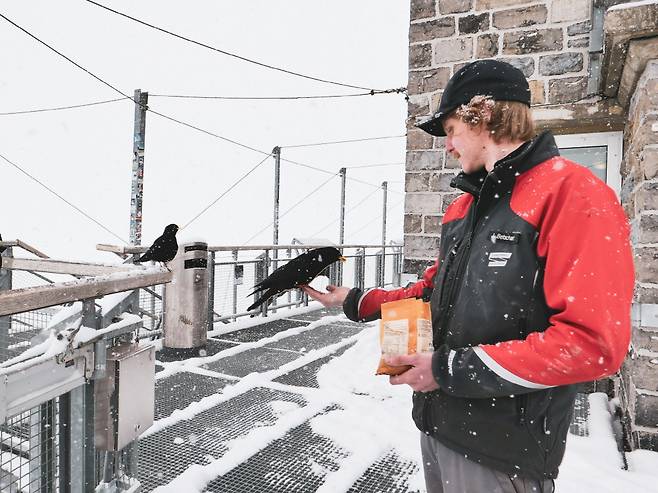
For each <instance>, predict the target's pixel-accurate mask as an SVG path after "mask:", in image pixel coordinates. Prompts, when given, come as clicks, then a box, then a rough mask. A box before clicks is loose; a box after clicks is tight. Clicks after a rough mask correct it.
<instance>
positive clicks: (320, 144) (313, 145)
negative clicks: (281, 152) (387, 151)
mask: <svg viewBox="0 0 658 493" xmlns="http://www.w3.org/2000/svg"><path fill="white" fill-rule="evenodd" d="M406 136H407V135H406V134H404V135H386V136H384V137H364V138H362V139H348V140H334V141H328V142H316V143H314V144H297V145H289V146H281V149H294V148H298V147H315V146H324V145H331V144H347V143H351V142H366V141H371V140H386V139H400V138H403V137H406Z"/></svg>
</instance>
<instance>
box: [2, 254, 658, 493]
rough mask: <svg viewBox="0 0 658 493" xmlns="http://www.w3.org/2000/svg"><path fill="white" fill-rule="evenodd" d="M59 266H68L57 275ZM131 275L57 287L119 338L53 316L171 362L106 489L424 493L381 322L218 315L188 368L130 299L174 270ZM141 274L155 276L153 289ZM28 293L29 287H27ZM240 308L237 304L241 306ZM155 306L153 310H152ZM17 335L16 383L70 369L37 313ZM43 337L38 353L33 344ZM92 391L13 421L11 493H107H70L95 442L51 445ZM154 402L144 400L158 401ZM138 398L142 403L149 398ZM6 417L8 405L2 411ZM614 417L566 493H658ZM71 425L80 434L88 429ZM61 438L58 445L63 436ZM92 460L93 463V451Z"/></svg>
mask: <svg viewBox="0 0 658 493" xmlns="http://www.w3.org/2000/svg"><path fill="white" fill-rule="evenodd" d="M12 262H13V264H12ZM16 262H18V260H12V261H9V262H7V264H6V265H14V266H17V265H18V264H17V263H16ZM44 262H45V261H44ZM49 262H52V261H49ZM55 264H57V261H55ZM219 264H220V262H218V264H217V265H219ZM389 264H391V265H392V262H390V263H389ZM27 267H29V266H26V268H27ZM74 267H75V268H76V269H80V272H81V274H82V275H101V274H103V273H105V272H106V271H107V270H108V269H116V268H117V266H116V265H108V266H105V265H85V266H74ZM230 267H231V269H232V268H233V266H230ZM42 268H43V267H42ZM49 268H50V269H51V270H56V268H59V267H58V264H57V265H54V266H53V265H51V266H50V267H49ZM68 268H69V269H70V268H72V264H70V263H69V264H68ZM124 268H125V269H127V272H123V273H121V272H117V273H114V274H112V275H109V276H108V275H106V276H105V277H103V276H101V277H97V278H96V280H95V281H94V283H95V284H94V288H93V292H92V291H90V292H89V293H88V294H85V295H84V296H81V295H80V296H77V295H76V296H75V297H72V295H71V293H70V292H69V291H70V284H69V285H67V286H69V287H67V288H66V289H60V288H57V287H56V286H54V285H51V286H50V288H53V289H52V290H50V293H51V294H50V296H51V297H52V299H51V302H52V304H61V303H64V302H66V301H67V300H69V299H85V297H87V298H90V297H94V298H96V301H95V303H91V304H90V302H89V301H87V302H86V303H87V304H88V306H93V305H94V304H95V305H96V309H92V311H91V313H92V314H94V313H95V314H96V315H95V316H97V317H100V318H101V319H102V320H105V319H107V322H108V323H109V325H108V326H107V327H105V326H104V325H103V328H97V329H96V330H92V329H89V327H88V325H87V324H88V323H89V318H87V322H84V321H82V320H80V317H83V318H84V317H88V316H89V312H87V314H86V315H85V312H84V309H82V311H80V305H81V304H82V303H74V304H71V305H69V306H65V307H64V308H61V309H59V310H58V311H57V312H55V313H54V314H53V313H50V315H48V317H49V319H48V320H49V321H48V326H49V327H52V326H57V325H58V324H61V323H62V322H63V321H66V320H69V321H71V323H72V324H73V325H74V326H75V325H78V326H79V325H80V322H83V323H82V326H81V330H79V332H78V333H77V334H74V335H72V337H75V339H74V341H75V342H78V343H83V342H88V341H97V340H98V338H99V337H100V338H105V337H106V336H107V338H108V339H107V340H108V341H109V340H110V339H111V338H113V337H119V338H120V337H123V336H125V335H127V334H129V333H131V332H132V333H133V334H138V336H139V346H140V347H148V346H154V347H155V350H156V352H155V360H156V362H155V370H156V375H155V383H154V393H155V399H154V401H155V412H154V422H153V425H152V426H150V427H149V428H148V429H147V430H146V431H145V432H144V433H142V435H141V437H140V438H139V440H138V442H137V446H134V445H131V446H130V447H133V448H132V450H131V451H130V454H131V459H130V460H127V459H126V460H124V459H121V461H122V462H123V467H125V468H124V469H121V470H119V469H117V470H116V471H115V474H114V475H113V474H111V473H110V474H107V469H108V465H107V457H108V456H107V455H105V460H106V463H105V464H103V453H101V454H99V455H97V458H96V462H95V467H96V468H104V469H105V473H100V472H99V470H98V469H97V470H96V476H94V477H97V478H103V477H105V478H113V480H114V482H113V483H112V484H109V483H103V482H101V483H100V485H99V487H98V488H96V491H98V492H101V493H109V492H118V491H138V490H135V489H134V488H132V487H131V482H124V483H123V484H121V482H120V480H121V475H122V474H123V473H124V472H127V473H129V475H128V476H127V477H133V478H136V479H137V480H138V481H139V483H140V485H141V490H139V491H145V492H148V491H159V492H191V493H193V492H220V491H221V492H226V491H228V492H231V491H233V492H247V491H254V492H311V491H323V492H348V491H349V492H407V491H411V492H422V491H424V483H423V477H422V467H421V460H420V453H419V444H418V431H417V430H416V429H415V427H414V425H413V422H412V420H411V391H410V389H408V388H406V387H402V386H391V385H389V383H388V377H385V376H375V374H374V373H375V369H376V367H377V364H378V358H379V354H380V349H379V341H378V326H377V323H370V324H357V323H354V322H351V321H349V320H348V319H347V318H346V317H345V316H344V315H343V314H342V312H340V311H339V310H327V309H323V308H321V307H320V306H319V305H318V304H316V303H310V304H309V305H308V306H294V304H293V306H291V307H290V308H285V309H284V308H282V307H279V308H278V309H277V310H276V312H273V311H270V312H269V314H268V316H267V317H262V316H260V315H258V316H256V317H253V318H247V317H245V318H242V319H238V320H237V321H233V322H230V323H226V322H227V321H226V320H220V319H222V318H225V317H216V319H215V322H214V323H213V324H212V329H211V330H210V331H209V332H208V339H207V344H206V346H205V348H204V349H203V350H201V352H200V353H199V352H197V354H200V356H197V357H189V356H188V357H184V356H181V355H180V353H176V352H171V351H167V350H163V349H162V339H160V338H158V336H159V333H158V332H159V331H158V330H153V328H154V327H153V326H154V324H153V322H154V319H153V315H154V314H155V313H156V311H158V310H161V309H162V303H161V300H159V299H157V298H155V297H151V298H148V299H146V300H144V299H142V298H143V296H142V295H143V294H144V293H142V294H139V295H138V296H136V295H137V294H138V293H137V291H132V294H131V292H130V291H123V292H121V291H122V290H123V289H124V288H125V289H133V290H134V289H137V288H139V289H138V290H139V291H142V290H144V289H145V286H155V285H156V284H159V287H161V286H162V283H167V282H168V281H169V279H170V276H171V273H168V272H166V271H164V270H162V269H159V268H156V269H146V270H142V271H140V272H132V270H133V268H132V267H130V266H126V267H121V269H124ZM221 268H223V267H221ZM218 272H219V273H221V272H222V271H218ZM348 274H351V272H350V273H346V277H347V278H348V279H349V278H351V275H348ZM138 276H142V277H144V276H150V277H148V279H145V278H144V279H142V280H141V281H140V282H141V284H140V283H138V282H137V279H138ZM219 277H221V276H219ZM374 277H376V276H374ZM118 278H120V279H121V281H120V282H122V283H124V284H125V285H122V286H123V287H121V288H119V287H117V286H116V285H115V284H116V283H117V282H119V281H118V280H117V279H118ZM16 280H18V281H20V276H18V277H16ZM90 282H91V281H90V280H78V281H75V282H74V283H73V284H76V286H77V285H79V286H78V287H77V288H76V289H89V288H90V286H87V285H88V284H89V283H90ZM324 282H325V284H326V279H325V280H324ZM366 282H368V281H366ZM99 283H105V284H99ZM249 284H250V283H249ZM321 285H322V283H320V284H318V285H317V286H316V287H321ZM99 286H100V287H99ZM101 287H102V288H103V289H104V291H103V290H101ZM239 287H240V289H242V288H243V287H242V286H239ZM50 288H49V289H50ZM233 288H234V289H237V286H233ZM153 289H155V287H154V288H153ZM117 291H119V292H117ZM111 292H116V294H109V293H111ZM150 292H151V293H154V292H155V291H153V290H151V291H150ZM57 293H59V295H58V294H57ZM147 294H148V293H147ZM56 295H57V296H59V297H56ZM103 295H105V296H103ZM10 296H11V295H10ZM99 296H103V297H99ZM135 296H136V297H137V298H139V302H138V305H139V306H140V310H141V312H142V313H141V317H140V316H137V315H135V314H132V313H123V312H124V309H126V308H127V307H129V305H130V303H131V297H132V299H133V302H135ZM66 297H68V298H66ZM6 299H7V300H9V299H10V297H9V298H6ZM156 301H158V303H157V306H156V303H155V302H156ZM215 301H217V300H215ZM228 301H229V303H227V304H229V305H230V304H231V298H230V297H229V299H228ZM223 305H224V304H220V303H217V304H216V305H215V306H216V307H223ZM44 306H45V305H44ZM142 306H146V308H147V309H146V310H142V309H141V307H142ZM154 306H155V309H153V307H154ZM132 308H134V306H133V307H132ZM3 309H6V306H5V307H2V306H0V312H1V311H2V310H3ZM5 311H7V310H5ZM238 311H240V309H239V307H238ZM233 313H234V314H235V313H236V311H235V310H233ZM11 322H12V325H11V326H10V331H9V333H8V336H9V339H11V341H13V340H14V339H16V341H18V342H15V343H12V344H9V345H8V346H7V347H8V349H9V350H11V351H16V352H17V354H18V356H16V357H14V359H10V360H6V361H4V362H2V363H0V374H3V372H6V371H7V369H16V368H17V365H25V368H27V365H28V364H29V363H30V362H32V363H33V362H34V361H35V360H34V359H31V360H28V359H27V358H28V357H29V358H33V357H34V356H37V355H39V354H40V355H41V356H37V358H41V360H42V361H43V362H44V363H45V362H47V360H48V358H50V359H52V357H53V355H56V357H58V358H60V357H61V358H64V357H65V356H66V354H65V353H64V352H62V351H65V347H66V346H67V344H66V342H67V341H66V340H65V341H61V340H57V338H56V337H54V334H53V333H52V332H51V333H50V336H49V337H48V338H46V339H45V340H43V341H42V342H41V343H40V344H37V345H35V344H36V343H37V342H38V341H37V340H36V339H35V338H34V334H35V333H36V332H35V328H36V327H38V326H39V324H40V323H41V322H40V321H39V320H37V319H36V318H35V315H34V314H31V315H30V317H29V318H25V317H24V318H19V317H18V316H14V317H12V318H11ZM101 325H102V324H101ZM156 325H157V324H156ZM82 329H84V330H82ZM46 332H47V331H46ZM60 333H61V332H60ZM28 336H29V337H30V338H31V340H30V339H25V337H28ZM103 340H104V339H103ZM11 341H10V342H11ZM21 341H23V342H21ZM28 341H29V343H28ZM28 346H29V348H28ZM72 347H74V348H75V345H73V346H72ZM26 348H28V349H26ZM21 351H22V352H21ZM96 351H98V342H96ZM32 353H33V354H32ZM97 354H98V353H97ZM187 354H189V353H187ZM69 356H70V357H71V358H73V357H76V354H75V353H74V354H73V355H69ZM82 356H84V355H82ZM15 358H19V359H20V361H19V360H17V359H15ZM70 361H78V362H79V361H80V359H78V360H74V359H71V360H70ZM151 364H152V360H151ZM3 366H4V368H2V367H3ZM61 366H63V365H57V366H55V367H56V368H59V367H61ZM64 366H68V365H64ZM76 366H78V363H76ZM96 370H97V368H95V369H94V371H96ZM87 371H89V368H88V369H87ZM151 371H152V370H151ZM19 373H20V372H19ZM14 374H16V372H14ZM92 375H93V374H92ZM46 377H47V375H42V378H44V379H45V378H46ZM83 377H84V378H83ZM77 378H78V380H77V382H78V383H77V384H76V385H82V387H77V388H76V389H73V385H71V387H70V388H71V389H73V390H71V391H70V392H69V393H68V395H67V396H66V397H65V396H64V395H63V394H61V393H60V394H58V395H60V397H59V400H55V399H53V400H51V401H48V402H47V403H46V404H42V405H40V406H39V407H37V408H34V407H31V408H30V407H28V406H24V409H29V411H27V412H23V413H22V414H20V415H14V416H15V417H14V418H12V414H11V413H8V416H9V420H8V421H7V422H5V424H4V425H2V427H1V428H0V491H2V492H3V493H4V492H11V493H19V492H33V491H94V488H91V489H89V488H85V487H84V486H82V487H81V485H80V484H78V485H77V488H78V489H75V488H73V487H72V486H71V484H72V483H70V482H67V481H71V480H73V479H75V474H70V475H69V476H66V474H68V473H67V472H66V470H65V468H64V465H65V463H66V458H67V457H75V450H74V449H75V447H74V446H75V445H79V444H76V443H73V444H72V445H73V447H71V446H70V445H71V444H69V449H67V450H65V449H64V448H61V447H62V444H64V446H66V442H65V440H64V438H62V440H63V441H60V442H59V444H58V445H57V447H49V445H48V442H44V441H43V440H44V437H46V439H47V440H52V443H53V444H54V443H55V440H56V439H58V438H57V437H58V436H64V435H66V434H65V433H64V434H62V421H61V420H62V419H64V420H66V419H69V416H68V415H67V409H70V408H71V406H72V403H73V407H75V403H76V402H77V403H80V402H84V401H75V400H74V399H77V398H78V397H79V390H80V389H81V388H84V386H85V385H84V383H85V382H87V383H90V382H94V381H96V382H98V380H94V377H93V376H91V377H90V375H89V374H86V375H85V374H83V375H81V376H78V377H77ZM90 378H91V380H90ZM1 383H2V382H0V385H1ZM151 389H153V387H151V388H150V389H144V393H146V392H147V391H149V390H151ZM0 390H2V388H0ZM75 392H77V394H76V393H75ZM140 393H141V389H140ZM52 395H55V394H52ZM133 395H134V394H133ZM0 397H4V396H2V395H0ZM11 397H12V396H11V395H10V396H9V400H10V401H11ZM48 398H49V399H50V398H51V397H48ZM135 399H136V400H137V401H138V402H139V400H138V399H139V398H138V396H135ZM2 405H3V402H2V398H0V414H1V411H2ZM49 406H51V407H49ZM67 406H69V407H67ZM10 407H11V406H10ZM614 409H615V403H614V402H609V401H608V398H607V396H606V395H605V394H601V393H597V394H590V395H586V394H579V398H578V400H577V403H576V408H575V410H574V418H573V423H572V427H571V433H570V434H569V437H568V442H567V452H566V456H565V460H564V462H563V464H562V467H561V473H560V477H559V479H558V481H557V492H558V493H576V492H577V493H588V492H592V493H594V492H597V493H598V492H619V491H624V490H626V489H628V490H629V491H633V492H658V484H656V481H655V478H656V473H655V471H656V470H658V454H656V453H654V452H649V451H644V450H638V451H634V452H631V453H627V454H623V453H621V452H619V450H618V441H619V437H618V436H616V435H615V432H614V430H615V429H616V426H617V425H616V422H615V420H614V419H613V416H614ZM50 413H52V414H50ZM48 419H50V420H51V421H48ZM1 421H2V420H1V419H0V423H1ZM51 423H52V424H51ZM70 423H71V425H75V421H70ZM53 425H55V426H53ZM54 428H57V432H56V433H57V434H53V432H52V430H53V429H54ZM91 438H92V439H93V437H91ZM88 443H89V442H88ZM91 443H93V440H92V442H91ZM58 447H60V448H58ZM501 447H504V444H501ZM91 449H92V450H93V445H92V446H91ZM134 449H138V450H137V452H138V453H134V452H135V450H134ZM79 453H84V448H82V449H80V452H79ZM121 454H124V452H121ZM124 456H125V454H124ZM124 458H125V457H124ZM48 460H52V463H53V464H56V468H57V469H56V470H55V471H54V472H53V471H49V470H46V469H44V464H47V461H48ZM92 463H93V460H92ZM63 464H64V465H63ZM60 467H61V468H62V469H61V470H60V469H59V468H60ZM126 468H127V469H126ZM110 469H111V468H110ZM70 470H71V471H74V470H75V469H74V468H71V469H70ZM77 470H79V471H80V470H82V469H80V468H78V469H77ZM92 476H93V474H92ZM46 478H47V479H46ZM69 478H70V479H69ZM117 479H118V480H119V481H118V482H117V481H116V480H117ZM96 484H98V483H94V486H95V485H96Z"/></svg>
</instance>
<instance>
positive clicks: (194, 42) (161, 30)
mask: <svg viewBox="0 0 658 493" xmlns="http://www.w3.org/2000/svg"><path fill="white" fill-rule="evenodd" d="M86 1H87V2H88V3H91V4H92V5H95V6H97V7H100V8H102V9H105V10H107V11H108V12H112V13H113V14H117V15H120V16H121V17H125V18H126V19H130V20H132V21H134V22H137V23H139V24H142V25H143V26H147V27H150V28H151V29H155V30H157V31H160V32H162V33H165V34H168V35H170V36H173V37H175V38H178V39H181V40H183V41H187V42H188V43H192V44H195V45H197V46H201V47H202V48H206V49H209V50H212V51H215V52H217V53H221V54H223V55H227V56H230V57H233V58H237V59H238V60H242V61H244V62H248V63H252V64H254V65H258V66H259V67H264V68H268V69H271V70H276V71H278V72H283V73H286V74H288V75H293V76H296V77H302V78H304V79H309V80H314V81H316V82H323V83H325V84H332V85H335V86H342V87H349V88H352V89H362V90H365V91H371V92H373V93H375V92H381V90H377V89H372V88H370V87H362V86H355V85H352V84H345V83H343V82H336V81H332V80H328V79H321V78H319V77H312V76H310V75H304V74H301V73H299V72H293V71H292V70H287V69H284V68H280V67H275V66H274V65H268V64H266V63H263V62H259V61H256V60H252V59H250V58H246V57H243V56H241V55H237V54H235V53H231V52H229V51H226V50H221V49H219V48H216V47H214V46H210V45H208V44H205V43H202V42H200V41H196V40H194V39H191V38H188V37H186V36H183V35H181V34H176V33H174V32H172V31H169V30H167V29H164V28H162V27H158V26H156V25H154V24H150V23H148V22H146V21H143V20H141V19H138V18H136V17H133V16H131V15H128V14H124V13H123V12H119V11H118V10H114V9H112V8H110V7H108V6H106V5H103V4H101V3H98V2H95V1H93V0H86Z"/></svg>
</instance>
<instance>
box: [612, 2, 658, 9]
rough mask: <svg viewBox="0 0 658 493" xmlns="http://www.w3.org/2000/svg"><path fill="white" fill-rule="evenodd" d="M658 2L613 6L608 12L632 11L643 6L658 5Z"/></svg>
mask: <svg viewBox="0 0 658 493" xmlns="http://www.w3.org/2000/svg"><path fill="white" fill-rule="evenodd" d="M657 4H658V0H642V1H640V2H629V3H620V4H619V5H613V6H612V7H610V8H609V9H608V12H613V11H615V10H625V9H632V8H635V7H641V6H642V5H657Z"/></svg>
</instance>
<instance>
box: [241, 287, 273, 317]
mask: <svg viewBox="0 0 658 493" xmlns="http://www.w3.org/2000/svg"><path fill="white" fill-rule="evenodd" d="M254 293H255V291H254ZM252 294H253V293H252ZM275 294H276V290H275V289H268V290H267V291H265V292H264V293H263V295H262V296H261V297H260V298H258V299H257V300H256V301H254V302H253V303H252V304H251V306H250V307H249V308H247V311H248V312H250V311H251V310H253V309H254V308H258V307H259V306H260V305H262V304H263V303H265V302H266V301H267V300H269V299H270V298H271V297H272V296H274V295H275Z"/></svg>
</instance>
